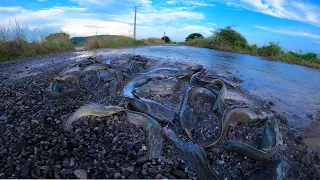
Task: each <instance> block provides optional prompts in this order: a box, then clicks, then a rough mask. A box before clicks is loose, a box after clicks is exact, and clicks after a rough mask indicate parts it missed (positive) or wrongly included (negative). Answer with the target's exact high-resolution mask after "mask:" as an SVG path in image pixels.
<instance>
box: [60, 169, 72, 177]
mask: <svg viewBox="0 0 320 180" xmlns="http://www.w3.org/2000/svg"><path fill="white" fill-rule="evenodd" d="M60 174H62V175H70V174H73V171H72V169H65V168H63V169H62V170H61V171H60Z"/></svg>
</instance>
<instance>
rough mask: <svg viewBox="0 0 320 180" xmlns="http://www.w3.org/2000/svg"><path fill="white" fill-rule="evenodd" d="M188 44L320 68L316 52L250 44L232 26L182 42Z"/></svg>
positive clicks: (272, 44)
mask: <svg viewBox="0 0 320 180" xmlns="http://www.w3.org/2000/svg"><path fill="white" fill-rule="evenodd" d="M182 44H183V45H187V46H196V47H203V48H210V49H215V50H219V51H230V52H237V53H243V54H251V55H255V56H261V57H264V58H267V59H269V60H273V61H283V62H287V63H291V64H298V65H303V66H307V67H310V68H315V69H320V59H319V57H317V54H315V53H311V52H309V53H302V52H299V53H296V52H292V51H289V52H285V51H284V50H283V48H282V47H280V46H279V44H278V43H274V42H270V43H269V44H267V45H264V46H262V47H258V46H257V45H256V44H253V45H249V44H248V42H247V40H246V38H245V37H244V36H243V35H242V34H240V33H239V32H237V31H236V30H234V29H233V27H232V26H227V27H225V28H218V29H217V30H215V31H213V32H212V36H210V37H208V38H197V39H193V40H189V41H186V42H183V43H182Z"/></svg>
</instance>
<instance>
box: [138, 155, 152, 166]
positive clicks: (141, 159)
mask: <svg viewBox="0 0 320 180" xmlns="http://www.w3.org/2000/svg"><path fill="white" fill-rule="evenodd" d="M148 160H149V156H148V155H147V154H146V155H144V156H141V157H139V158H138V159H137V163H139V164H143V163H145V162H147V161H148Z"/></svg>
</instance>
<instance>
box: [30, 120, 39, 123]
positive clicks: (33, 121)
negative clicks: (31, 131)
mask: <svg viewBox="0 0 320 180" xmlns="http://www.w3.org/2000/svg"><path fill="white" fill-rule="evenodd" d="M31 123H32V124H40V122H39V121H38V120H35V119H33V120H31Z"/></svg>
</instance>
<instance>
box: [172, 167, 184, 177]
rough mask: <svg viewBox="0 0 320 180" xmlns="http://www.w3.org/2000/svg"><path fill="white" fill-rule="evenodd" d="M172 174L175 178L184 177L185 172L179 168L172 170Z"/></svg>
mask: <svg viewBox="0 0 320 180" xmlns="http://www.w3.org/2000/svg"><path fill="white" fill-rule="evenodd" d="M172 174H173V175H174V177H176V178H177V179H185V178H186V174H185V173H184V172H183V171H180V170H177V169H176V170H174V171H173V173H172Z"/></svg>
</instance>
